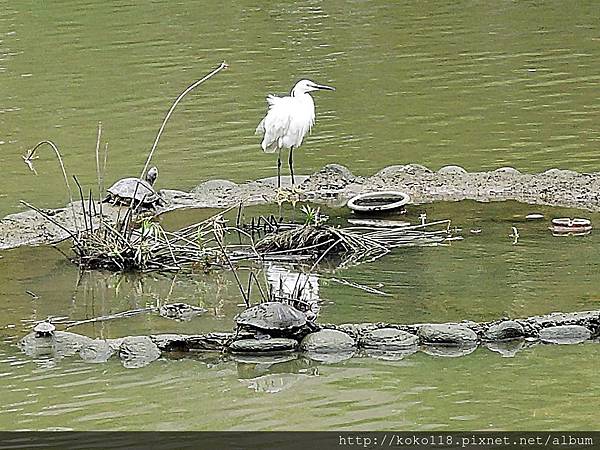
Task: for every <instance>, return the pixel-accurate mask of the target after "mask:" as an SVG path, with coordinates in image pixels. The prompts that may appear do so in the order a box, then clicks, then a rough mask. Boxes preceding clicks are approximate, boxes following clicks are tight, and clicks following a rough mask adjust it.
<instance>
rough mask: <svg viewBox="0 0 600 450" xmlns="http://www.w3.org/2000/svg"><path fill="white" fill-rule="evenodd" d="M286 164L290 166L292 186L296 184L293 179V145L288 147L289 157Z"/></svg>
mask: <svg viewBox="0 0 600 450" xmlns="http://www.w3.org/2000/svg"><path fill="white" fill-rule="evenodd" d="M288 164H289V166H290V175H291V176H292V188H293V187H294V185H295V184H296V183H295V181H294V147H290V157H289V158H288Z"/></svg>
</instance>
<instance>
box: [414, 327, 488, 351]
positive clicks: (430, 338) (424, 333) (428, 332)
mask: <svg viewBox="0 0 600 450" xmlns="http://www.w3.org/2000/svg"><path fill="white" fill-rule="evenodd" d="M419 338H420V339H421V342H422V343H424V344H434V345H436V344H437V345H450V346H451V345H459V346H460V345H465V344H471V343H473V342H477V334H476V333H475V332H474V331H473V330H471V329H469V328H467V327H465V326H462V325H458V324H448V323H443V324H427V325H423V326H421V328H420V329H419Z"/></svg>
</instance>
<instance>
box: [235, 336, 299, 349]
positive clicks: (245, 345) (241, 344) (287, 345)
mask: <svg viewBox="0 0 600 450" xmlns="http://www.w3.org/2000/svg"><path fill="white" fill-rule="evenodd" d="M296 347H298V342H297V341H295V340H294V339H286V338H271V339H240V340H238V341H233V342H232V343H231V345H230V346H229V351H231V352H233V353H269V352H293V351H294V350H296Z"/></svg>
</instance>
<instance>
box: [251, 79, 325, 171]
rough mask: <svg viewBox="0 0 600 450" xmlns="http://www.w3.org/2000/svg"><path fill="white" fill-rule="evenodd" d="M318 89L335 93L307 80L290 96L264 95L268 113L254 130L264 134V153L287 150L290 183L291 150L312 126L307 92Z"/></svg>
mask: <svg viewBox="0 0 600 450" xmlns="http://www.w3.org/2000/svg"><path fill="white" fill-rule="evenodd" d="M319 89H326V90H330V91H334V90H335V89H334V88H332V87H330V86H323V85H319V84H317V83H314V82H313V81H310V80H300V81H299V82H298V83H296V85H295V86H294V88H293V89H292V92H291V93H290V95H289V96H286V97H277V96H275V95H269V96H267V103H268V105H269V110H268V111H267V115H266V116H265V117H264V119H263V120H261V121H260V123H259V124H258V126H257V127H256V133H257V134H263V140H262V142H261V144H260V146H261V147H262V149H263V151H265V152H267V153H274V152H281V150H282V149H284V148H289V149H290V158H289V163H290V172H291V175H292V183H293V178H294V170H293V167H292V165H293V162H292V151H293V149H295V148H298V147H299V146H300V145H301V144H302V141H303V140H304V137H305V136H306V135H307V134H308V133H309V132H310V130H311V128H312V126H313V125H314V123H315V102H314V101H313V99H312V97H311V96H310V94H309V92H312V91H316V90H319ZM280 158H281V157H280V156H279V158H278V161H277V169H278V173H277V175H278V183H280V181H279V177H280V170H281V169H280V168H281V159H280Z"/></svg>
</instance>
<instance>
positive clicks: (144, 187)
mask: <svg viewBox="0 0 600 450" xmlns="http://www.w3.org/2000/svg"><path fill="white" fill-rule="evenodd" d="M157 177H158V169H157V168H156V167H152V168H150V170H148V172H147V173H146V178H145V179H144V180H141V179H139V178H133V177H129V178H122V179H120V180H118V181H117V182H115V183H114V184H113V185H112V186H111V187H109V188H108V189H107V191H108V194H107V196H106V198H105V199H104V200H103V201H104V202H105V203H107V202H108V203H112V204H119V205H131V204H132V202H133V205H134V206H136V207H138V208H139V207H142V208H155V207H156V206H160V205H162V204H163V203H164V201H163V199H162V198H161V197H160V195H159V194H158V193H157V192H156V191H155V190H154V188H153V186H154V182H155V181H156V178H157Z"/></svg>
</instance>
